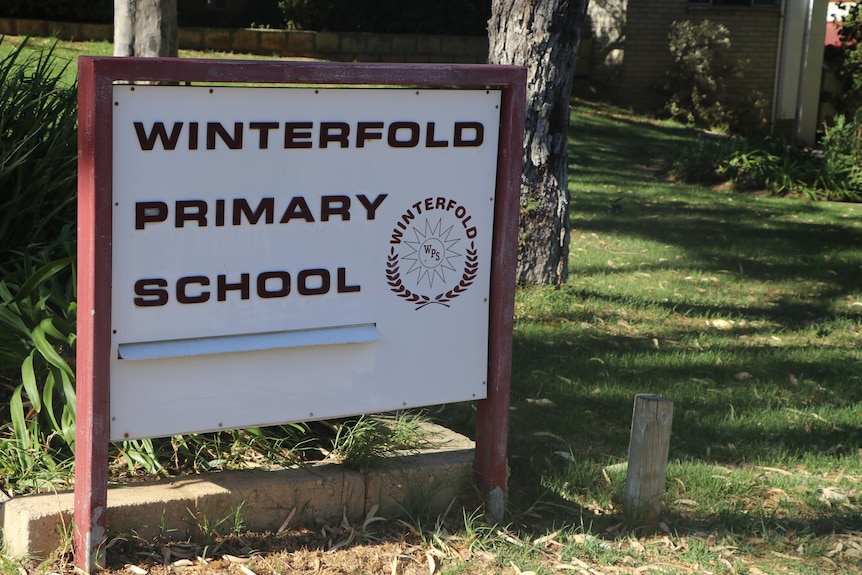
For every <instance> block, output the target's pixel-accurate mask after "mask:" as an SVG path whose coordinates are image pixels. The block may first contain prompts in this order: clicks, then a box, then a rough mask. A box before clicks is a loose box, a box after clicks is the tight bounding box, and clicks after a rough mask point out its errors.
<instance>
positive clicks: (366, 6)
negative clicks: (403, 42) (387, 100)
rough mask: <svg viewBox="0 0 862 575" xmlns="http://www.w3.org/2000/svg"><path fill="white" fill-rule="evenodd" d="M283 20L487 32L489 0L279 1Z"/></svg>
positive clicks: (353, 28)
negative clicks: (430, 0)
mask: <svg viewBox="0 0 862 575" xmlns="http://www.w3.org/2000/svg"><path fill="white" fill-rule="evenodd" d="M280 4H281V7H282V10H283V12H284V18H285V21H286V22H289V23H292V24H293V25H294V26H296V27H298V28H301V29H304V30H316V31H330V32H377V33H391V34H448V35H475V36H484V35H486V34H487V22H488V18H490V16H491V5H490V3H488V2H478V1H474V0H440V1H437V2H426V1H424V0H325V1H321V0H281V2H280Z"/></svg>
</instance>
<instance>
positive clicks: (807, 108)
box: [589, 0, 828, 142]
mask: <svg viewBox="0 0 862 575" xmlns="http://www.w3.org/2000/svg"><path fill="white" fill-rule="evenodd" d="M827 4H828V2H827V0H591V2H590V7H589V14H590V19H591V26H592V30H591V32H592V38H593V44H592V62H591V69H592V77H593V78H594V79H596V80H598V81H600V82H602V83H603V84H605V85H607V86H608V88H610V90H611V93H612V94H613V96H614V97H615V98H616V100H618V101H619V102H620V103H622V104H624V105H628V106H631V107H633V108H635V109H639V110H657V109H660V108H661V107H662V105H663V103H664V101H663V99H662V96H661V95H660V93H659V91H658V90H657V87H658V86H660V85H661V83H662V81H663V79H664V77H665V73H666V71H667V70H668V69H669V67H670V65H671V55H670V51H669V49H668V33H669V32H670V29H671V25H672V24H673V23H674V22H676V21H682V20H690V21H692V22H695V23H696V22H701V21H703V20H711V21H712V22H715V23H718V24H722V25H724V26H725V27H726V28H727V29H728V30H729V31H730V40H731V47H730V48H729V52H730V55H731V57H732V58H734V59H735V60H739V61H742V62H744V67H743V75H742V76H741V77H739V78H734V79H731V80H730V81H729V83H730V85H731V88H732V89H735V90H739V91H741V92H743V93H745V94H748V95H756V96H757V97H758V99H760V100H761V101H762V102H763V103H764V113H765V114H766V115H767V117H766V118H765V119H766V120H767V121H768V122H769V126H770V129H771V131H772V132H773V133H776V134H781V135H785V136H792V137H795V138H797V139H800V140H803V141H811V142H813V140H814V137H815V134H816V129H817V125H818V108H819V105H818V102H819V93H820V77H821V68H822V62H823V44H824V35H825V25H824V24H823V23H824V22H825V21H826V10H827Z"/></svg>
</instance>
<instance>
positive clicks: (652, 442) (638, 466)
mask: <svg viewBox="0 0 862 575" xmlns="http://www.w3.org/2000/svg"><path fill="white" fill-rule="evenodd" d="M672 421H673V401H671V400H669V399H664V398H662V397H659V396H657V395H648V394H638V395H637V396H636V397H635V405H634V413H633V415H632V432H631V440H630V441H629V462H628V470H627V472H626V487H625V493H624V495H623V509H624V511H625V513H626V515H627V516H628V517H630V518H632V519H634V520H637V521H639V522H643V523H645V524H647V525H651V526H654V525H656V524H657V523H658V521H659V517H660V516H661V498H662V495H663V494H664V481H665V477H666V475H667V454H668V450H669V448H670V430H671V422H672Z"/></svg>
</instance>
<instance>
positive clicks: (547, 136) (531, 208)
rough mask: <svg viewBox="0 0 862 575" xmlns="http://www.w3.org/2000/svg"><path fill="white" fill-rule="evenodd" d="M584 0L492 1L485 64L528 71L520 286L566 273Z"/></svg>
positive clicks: (560, 279)
mask: <svg viewBox="0 0 862 575" xmlns="http://www.w3.org/2000/svg"><path fill="white" fill-rule="evenodd" d="M588 2H589V0H493V1H492V3H491V19H490V20H489V21H488V39H489V55H488V61H489V62H490V63H492V64H514V65H519V66H525V67H526V68H527V116H526V122H525V131H526V135H525V142H524V171H523V176H522V181H521V217H520V223H519V239H518V243H519V245H518V267H517V278H518V283H521V284H556V283H560V282H564V281H566V279H567V277H568V274H569V268H568V258H569V232H570V230H571V226H570V224H569V216H568V211H569V190H568V178H567V169H568V156H567V153H566V145H567V142H568V127H569V98H570V96H571V92H572V79H573V76H574V71H575V62H576V61H577V57H578V49H579V47H580V43H581V24H582V23H583V21H584V16H585V14H586V11H587V4H588Z"/></svg>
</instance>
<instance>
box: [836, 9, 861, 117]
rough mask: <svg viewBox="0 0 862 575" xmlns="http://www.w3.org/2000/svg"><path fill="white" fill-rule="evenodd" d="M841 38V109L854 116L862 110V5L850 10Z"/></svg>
mask: <svg viewBox="0 0 862 575" xmlns="http://www.w3.org/2000/svg"><path fill="white" fill-rule="evenodd" d="M839 37H840V39H841V54H840V57H839V62H838V67H837V70H836V74H837V76H838V79H839V80H841V83H842V88H843V93H842V95H841V98H840V102H839V107H840V109H841V110H842V111H843V112H845V113H848V114H853V113H854V111H856V110H858V109H860V108H862V3H856V4H855V5H853V6H850V7H849V8H848V11H847V16H845V18H844V20H843V23H842V26H841V31H840V32H839Z"/></svg>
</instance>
